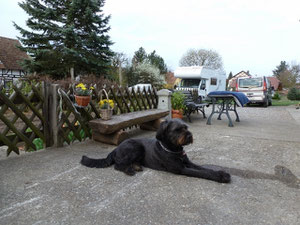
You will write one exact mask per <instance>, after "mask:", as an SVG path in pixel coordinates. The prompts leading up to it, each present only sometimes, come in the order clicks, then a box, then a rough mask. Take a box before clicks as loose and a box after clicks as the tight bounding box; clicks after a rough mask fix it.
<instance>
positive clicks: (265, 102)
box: [262, 100, 268, 108]
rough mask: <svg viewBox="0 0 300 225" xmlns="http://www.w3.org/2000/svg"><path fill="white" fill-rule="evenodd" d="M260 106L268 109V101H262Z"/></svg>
mask: <svg viewBox="0 0 300 225" xmlns="http://www.w3.org/2000/svg"><path fill="white" fill-rule="evenodd" d="M262 105H263V107H265V108H267V107H268V100H266V101H264V102H263V104H262Z"/></svg>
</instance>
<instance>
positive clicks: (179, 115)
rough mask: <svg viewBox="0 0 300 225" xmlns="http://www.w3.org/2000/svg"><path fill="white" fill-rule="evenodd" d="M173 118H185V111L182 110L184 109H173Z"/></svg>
mask: <svg viewBox="0 0 300 225" xmlns="http://www.w3.org/2000/svg"><path fill="white" fill-rule="evenodd" d="M172 118H179V119H182V118H183V112H182V110H174V109H172Z"/></svg>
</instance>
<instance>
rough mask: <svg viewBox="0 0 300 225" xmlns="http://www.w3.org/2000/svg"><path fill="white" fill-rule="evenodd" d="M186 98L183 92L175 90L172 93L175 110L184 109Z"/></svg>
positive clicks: (172, 103)
mask: <svg viewBox="0 0 300 225" xmlns="http://www.w3.org/2000/svg"><path fill="white" fill-rule="evenodd" d="M184 98H185V96H184V94H183V93H181V92H174V93H173V94H172V98H171V105H172V109H175V110H180V109H184V108H185V105H184Z"/></svg>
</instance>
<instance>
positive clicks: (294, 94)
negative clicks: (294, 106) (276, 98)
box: [287, 87, 300, 100]
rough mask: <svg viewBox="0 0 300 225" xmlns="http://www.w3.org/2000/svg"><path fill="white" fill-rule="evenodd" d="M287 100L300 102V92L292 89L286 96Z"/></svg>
mask: <svg viewBox="0 0 300 225" xmlns="http://www.w3.org/2000/svg"><path fill="white" fill-rule="evenodd" d="M287 98H288V99H289V100H300V90H299V89H297V88H295V87H293V88H291V89H290V90H289V92H288V94H287Z"/></svg>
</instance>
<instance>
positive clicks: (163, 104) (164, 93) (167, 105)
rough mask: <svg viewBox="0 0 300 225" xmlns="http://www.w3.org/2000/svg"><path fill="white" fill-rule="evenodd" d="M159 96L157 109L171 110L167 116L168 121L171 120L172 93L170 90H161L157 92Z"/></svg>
mask: <svg viewBox="0 0 300 225" xmlns="http://www.w3.org/2000/svg"><path fill="white" fill-rule="evenodd" d="M157 96H158V105H157V109H167V110H169V115H168V116H167V118H168V119H171V118H172V116H171V110H172V108H171V107H172V106H171V96H172V92H171V91H169V90H168V89H161V90H159V91H158V92H157Z"/></svg>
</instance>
